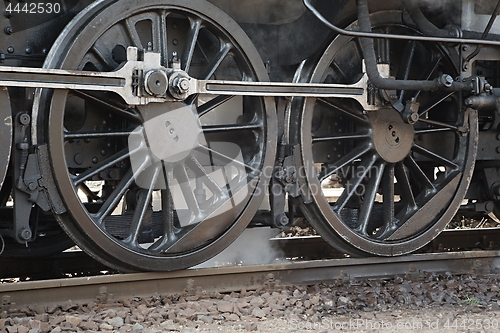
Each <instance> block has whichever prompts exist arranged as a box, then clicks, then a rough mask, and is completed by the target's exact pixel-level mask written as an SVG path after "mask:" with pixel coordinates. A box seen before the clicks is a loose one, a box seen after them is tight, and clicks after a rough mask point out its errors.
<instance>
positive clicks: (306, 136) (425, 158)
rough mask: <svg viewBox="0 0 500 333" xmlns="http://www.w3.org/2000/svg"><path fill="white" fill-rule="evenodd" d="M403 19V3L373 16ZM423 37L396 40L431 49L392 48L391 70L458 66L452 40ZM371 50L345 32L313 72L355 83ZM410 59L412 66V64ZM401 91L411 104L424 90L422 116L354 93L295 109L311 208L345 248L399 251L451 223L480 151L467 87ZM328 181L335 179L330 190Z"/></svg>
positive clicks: (419, 72) (399, 28)
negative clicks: (446, 43)
mask: <svg viewBox="0 0 500 333" xmlns="http://www.w3.org/2000/svg"><path fill="white" fill-rule="evenodd" d="M400 18H401V15H400V14H398V13H397V12H386V13H384V12H380V13H376V14H374V15H372V17H371V20H372V22H373V25H374V29H377V31H385V32H395V33H404V34H412V33H413V32H412V31H411V30H412V29H411V28H409V27H405V26H404V25H403V24H402V22H401V21H400ZM349 29H352V26H351V27H349ZM414 43H415V42H413V41H408V42H395V41H394V42H392V43H391V45H390V47H391V50H398V52H399V50H405V49H408V48H413V47H417V48H418V52H419V54H420V55H421V56H420V58H419V59H416V58H413V59H409V60H408V59H400V58H396V57H392V58H391V76H395V77H397V76H399V75H400V74H401V73H400V70H399V68H401V70H402V71H403V72H408V70H407V68H408V67H411V68H412V69H411V71H410V73H409V75H404V76H407V79H412V77H417V78H418V77H423V78H425V79H432V78H434V77H436V75H439V74H438V73H435V70H436V67H437V65H438V64H439V67H440V71H441V70H443V71H444V70H448V71H450V72H456V69H455V68H454V66H453V63H452V61H451V60H450V58H449V54H448V51H447V50H446V49H444V48H441V47H439V46H437V45H430V44H417V45H416V46H415V45H414ZM403 54H411V52H403ZM362 59H363V52H362V51H361V49H360V47H359V44H358V43H357V41H356V40H354V39H352V38H350V37H347V36H339V37H337V38H336V39H335V40H334V41H333V42H332V43H331V44H330V46H328V47H327V48H326V50H325V52H324V56H322V57H320V58H319V60H317V65H316V67H315V68H313V69H312V71H311V74H310V78H309V79H310V81H311V82H318V81H325V82H336V83H348V82H349V80H353V78H355V77H357V76H359V75H360V73H361V71H362V64H361V60H362ZM405 61H408V65H402V64H404V63H405ZM347 64H349V66H347ZM398 94H400V96H397V97H401V94H404V98H402V100H403V101H404V103H406V102H408V101H409V100H411V99H412V98H414V97H416V101H417V102H419V103H420V105H421V107H420V109H419V111H418V114H419V119H418V121H417V122H416V123H415V124H414V125H411V124H407V123H404V122H403V120H402V119H401V118H400V117H399V118H398V117H397V116H398V113H397V112H396V111H395V110H394V109H393V108H392V106H390V104H389V105H384V104H383V102H382V103H381V104H379V105H380V106H379V107H378V109H377V110H376V111H365V110H363V108H362V107H360V106H359V105H358V104H357V103H355V102H353V101H350V100H347V99H344V100H334V99H305V100H304V101H303V103H304V104H303V105H304V106H303V109H302V111H301V112H298V114H296V115H295V118H294V119H296V121H297V122H296V123H293V125H294V126H296V127H294V128H293V129H292V131H291V133H299V134H297V135H296V136H294V137H292V140H296V141H294V142H297V143H298V144H300V146H301V151H300V159H299V160H298V163H297V165H296V167H297V168H298V169H301V170H304V171H303V172H302V175H303V177H302V178H301V179H299V181H300V182H301V189H302V191H303V198H304V202H305V204H304V205H303V206H304V209H305V212H304V213H305V215H306V216H307V217H308V218H309V219H310V222H311V224H312V225H313V226H314V227H315V228H316V229H317V231H318V232H319V233H320V234H321V235H322V236H323V237H324V238H325V239H326V240H327V241H328V242H329V243H330V244H332V245H333V246H336V247H338V248H339V249H340V250H341V251H347V252H348V253H352V254H355V255H366V254H367V253H371V254H377V255H385V256H394V255H399V254H403V253H408V252H412V251H414V250H416V249H418V248H419V247H421V246H423V245H425V244H426V243H428V242H430V241H431V240H432V239H433V238H435V237H436V236H437V235H438V234H439V232H440V231H441V230H443V229H444V228H445V226H446V224H447V223H448V222H449V221H450V220H451V218H452V217H453V215H454V213H455V212H456V211H457V210H458V208H459V206H460V204H461V201H462V199H463V197H464V195H465V191H466V189H467V186H468V184H469V182H470V178H471V175H472V170H473V165H474V160H475V156H476V150H477V135H478V134H477V115H476V113H475V112H474V111H471V110H468V111H466V110H465V109H461V108H460V103H459V102H458V98H459V97H458V96H457V97H456V98H449V94H447V95H445V96H444V97H445V98H443V93H439V92H436V93H423V92H416V91H411V92H410V91H409V92H405V91H402V90H400V91H398ZM445 99H446V102H444V100H445ZM445 114H446V116H445V117H443V116H444V115H445ZM443 148H444V149H443ZM332 177H333V178H332ZM328 182H333V184H334V185H333V188H331V189H328V187H332V186H331V185H330V184H328ZM335 184H336V185H335ZM325 187H326V189H325ZM335 188H338V189H339V190H340V192H341V193H339V194H338V195H337V196H336V197H331V198H330V195H328V191H335Z"/></svg>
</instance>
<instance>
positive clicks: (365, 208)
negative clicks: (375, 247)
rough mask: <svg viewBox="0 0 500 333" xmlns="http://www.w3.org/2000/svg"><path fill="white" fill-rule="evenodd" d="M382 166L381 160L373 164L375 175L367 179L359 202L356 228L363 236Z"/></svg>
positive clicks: (373, 203) (366, 232) (380, 176)
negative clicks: (363, 193)
mask: <svg viewBox="0 0 500 333" xmlns="http://www.w3.org/2000/svg"><path fill="white" fill-rule="evenodd" d="M384 167H385V164H383V162H379V163H377V164H376V165H375V166H374V169H375V175H372V177H370V180H369V181H368V184H367V186H366V192H365V195H364V199H363V203H362V204H361V209H360V211H359V218H358V219H359V220H358V225H357V227H356V229H357V230H358V231H359V232H360V233H361V234H363V235H365V236H367V235H368V231H367V228H368V222H369V221H370V216H371V213H372V210H373V206H374V205H375V198H376V196H377V190H378V188H379V186H380V182H381V180H382V176H383V174H384Z"/></svg>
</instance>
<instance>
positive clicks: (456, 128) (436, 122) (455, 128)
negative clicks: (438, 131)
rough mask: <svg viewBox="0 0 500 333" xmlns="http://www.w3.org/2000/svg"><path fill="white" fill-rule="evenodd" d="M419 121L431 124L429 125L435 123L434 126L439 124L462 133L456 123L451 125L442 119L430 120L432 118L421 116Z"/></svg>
mask: <svg viewBox="0 0 500 333" xmlns="http://www.w3.org/2000/svg"><path fill="white" fill-rule="evenodd" d="M418 121H420V122H423V123H426V124H429V125H433V126H439V127H443V128H449V129H451V130H453V131H455V132H457V133H461V131H460V129H459V128H458V127H457V126H455V125H450V124H447V123H443V122H440V121H436V120H430V119H425V118H420V119H419V120H418Z"/></svg>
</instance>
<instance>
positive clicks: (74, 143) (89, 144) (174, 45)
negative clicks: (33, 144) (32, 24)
mask: <svg viewBox="0 0 500 333" xmlns="http://www.w3.org/2000/svg"><path fill="white" fill-rule="evenodd" d="M251 45H252V44H251V43H250V41H249V40H248V38H247V37H246V35H245V34H244V33H243V32H242V30H241V29H240V28H239V27H238V26H237V25H236V23H234V22H233V21H232V20H231V19H230V18H229V17H228V16H226V15H225V14H224V13H223V12H221V11H220V10H219V9H218V8H217V7H215V6H213V5H211V4H209V3H205V2H200V1H168V2H159V1H152V0H151V1H144V2H141V3H140V4H138V3H137V2H136V1H119V2H116V3H113V4H111V5H110V4H108V3H105V2H104V1H102V2H99V3H98V4H96V5H92V6H91V7H89V9H87V10H86V12H85V13H84V14H82V15H80V16H79V17H78V18H77V19H76V20H75V21H73V23H71V24H70V26H69V27H68V28H67V29H66V30H65V33H64V34H63V35H62V36H61V37H60V38H59V39H58V41H56V43H55V47H54V48H53V49H52V50H51V53H50V54H49V56H48V58H47V59H48V60H47V61H46V64H45V66H46V67H56V68H74V69H83V70H99V71H109V70H113V69H114V68H116V67H117V66H118V65H119V63H120V61H122V60H125V59H123V53H124V51H125V50H126V48H127V47H128V46H136V47H138V48H140V49H149V50H150V51H153V52H158V53H160V54H161V59H162V65H164V66H167V65H168V63H169V61H170V60H172V58H173V57H174V52H176V53H177V56H178V58H179V60H180V61H181V66H182V67H181V68H182V69H183V70H184V71H186V72H187V73H188V74H190V75H191V76H192V77H195V78H200V79H208V78H214V77H215V78H217V79H232V80H255V81H265V80H267V75H266V71H265V69H264V66H263V64H262V61H261V60H260V57H259V56H258V53H257V52H256V50H255V49H254V48H253V47H252V46H251ZM77 51H78V54H79V56H77V57H75V56H74V52H77ZM50 95H51V98H50V103H51V104H50V116H49V122H48V138H49V149H50V156H51V161H52V164H53V171H54V177H55V179H56V182H57V184H58V188H59V190H60V192H61V196H62V198H63V201H64V202H65V204H66V207H67V208H68V213H66V214H63V215H60V216H59V219H60V222H61V224H62V225H63V227H64V228H65V229H66V230H67V232H68V233H69V234H70V235H71V236H72V237H73V238H74V239H75V241H76V242H77V243H78V245H80V246H81V247H83V248H84V249H85V250H86V251H88V252H89V253H90V254H91V255H93V256H95V257H97V258H98V259H100V260H101V261H103V262H105V263H106V264H108V265H110V266H112V267H115V268H118V269H122V270H171V269H179V268H184V267H189V266H192V265H195V264H197V263H199V262H202V261H204V260H206V259H208V258H210V257H212V256H214V255H215V254H217V253H218V252H220V251H221V250H222V249H224V248H225V247H226V246H227V245H229V244H230V243H231V242H232V241H233V240H234V239H236V238H237V236H238V235H239V234H240V233H241V232H242V231H243V229H244V228H245V227H246V225H247V224H248V222H249V221H250V219H251V218H252V216H253V215H254V213H255V212H256V210H257V209H258V207H259V204H260V202H261V200H262V197H263V193H264V191H263V189H264V187H265V184H266V182H267V181H268V179H267V178H266V176H265V175H264V174H263V172H262V170H264V168H266V167H267V166H270V165H272V161H273V156H274V145H275V139H274V130H275V127H276V124H275V122H276V119H275V118H274V117H275V116H274V114H275V111H274V109H273V103H272V99H267V98H266V99H265V98H254V97H241V98H239V97H227V96H216V97H215V98H208V97H206V96H196V98H188V99H187V100H186V101H184V102H169V103H162V104H150V105H147V106H141V107H137V108H131V107H128V106H126V105H124V104H123V102H121V100H119V98H117V97H116V96H112V95H110V94H94V93H89V92H83V91H70V92H68V91H54V92H53V93H52V92H51V93H47V92H44V93H42V94H41V96H42V97H41V102H40V105H42V108H41V110H43V107H44V105H48V101H49V98H48V97H47V96H50ZM83 105H84V107H83ZM102 110H104V111H105V112H103V111H102ZM39 113H40V112H39ZM42 113H43V112H42ZM158 124H160V127H161V129H160V128H159V127H158ZM158 130H160V132H158ZM158 133H161V134H158ZM197 134H198V135H197ZM103 142H104V143H103ZM160 143H161V144H160ZM175 143H179V145H178V146H176V145H175ZM89 152H90V153H89ZM59 156H64V158H60V157H59ZM91 185H94V186H95V187H94V188H92V187H91Z"/></svg>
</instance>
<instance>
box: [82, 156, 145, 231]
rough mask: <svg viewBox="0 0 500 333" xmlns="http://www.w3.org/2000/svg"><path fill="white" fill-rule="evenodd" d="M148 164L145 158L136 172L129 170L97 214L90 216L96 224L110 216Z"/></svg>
mask: <svg viewBox="0 0 500 333" xmlns="http://www.w3.org/2000/svg"><path fill="white" fill-rule="evenodd" d="M149 164H150V158H149V156H148V157H146V158H145V159H144V161H143V163H142V164H141V165H140V166H139V167H138V168H137V170H132V169H129V170H128V171H127V173H126V174H125V176H123V179H122V180H121V181H120V183H118V185H117V186H116V188H115V189H114V190H113V192H112V193H111V195H110V196H109V198H107V199H106V201H105V202H104V204H103V205H102V206H101V208H100V209H99V211H98V212H97V214H91V215H93V217H94V218H95V221H96V223H97V224H102V222H103V221H104V219H105V218H106V216H108V215H110V214H111V213H112V212H113V210H114V209H115V208H116V206H118V204H119V203H120V200H121V199H122V197H123V196H124V195H125V192H126V191H127V190H128V189H129V188H130V187H131V186H132V185H133V184H134V182H135V180H136V179H137V177H138V176H139V175H140V174H141V173H142V172H143V171H144V170H145V169H146V168H147V167H148V165H149Z"/></svg>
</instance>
